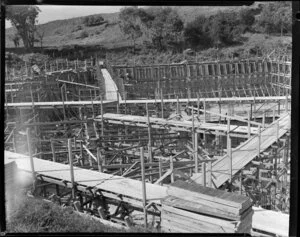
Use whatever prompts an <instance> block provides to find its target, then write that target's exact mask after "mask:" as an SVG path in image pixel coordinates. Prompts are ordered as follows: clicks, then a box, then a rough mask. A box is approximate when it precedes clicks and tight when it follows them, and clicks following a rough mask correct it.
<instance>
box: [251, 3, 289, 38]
mask: <svg viewBox="0 0 300 237" xmlns="http://www.w3.org/2000/svg"><path fill="white" fill-rule="evenodd" d="M257 24H258V26H260V27H261V28H262V31H263V32H265V33H267V34H271V33H280V34H281V36H282V35H283V33H288V32H291V30H292V6H291V2H273V3H269V4H265V5H264V6H263V8H262V11H261V14H260V16H259V18H258V21H257Z"/></svg>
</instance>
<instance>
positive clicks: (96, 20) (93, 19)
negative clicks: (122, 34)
mask: <svg viewBox="0 0 300 237" xmlns="http://www.w3.org/2000/svg"><path fill="white" fill-rule="evenodd" d="M82 23H83V24H84V25H85V26H88V27H89V26H97V25H101V24H103V23H105V21H104V18H103V17H102V16H87V17H85V18H83V22H82Z"/></svg>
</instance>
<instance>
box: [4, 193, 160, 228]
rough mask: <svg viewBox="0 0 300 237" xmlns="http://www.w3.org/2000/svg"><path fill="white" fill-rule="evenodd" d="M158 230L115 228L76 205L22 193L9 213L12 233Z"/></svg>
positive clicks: (8, 223)
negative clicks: (65, 204)
mask: <svg viewBox="0 0 300 237" xmlns="http://www.w3.org/2000/svg"><path fill="white" fill-rule="evenodd" d="M153 231H154V232H157V231H156V230H154V229H150V228H148V229H144V228H143V227H139V226H136V227H132V228H131V229H130V230H125V229H119V228H114V227H111V226H107V225H104V224H102V223H100V222H99V221H97V220H95V219H92V218H90V217H89V216H82V215H79V214H78V213H76V212H75V211H74V210H73V208H71V207H68V208H62V207H61V206H58V205H57V204H55V203H52V202H46V201H44V200H43V199H39V198H31V197H27V196H22V195H21V196H19V197H18V198H17V200H16V201H15V203H14V205H13V207H12V210H10V212H9V215H8V216H7V232H8V233H28V232H29V233H33V232H35V233H36V232H39V233H40V232H42V233H46V232H58V233H61V232H73V233H76V232H87V233H91V232H92V233H95V232H153Z"/></svg>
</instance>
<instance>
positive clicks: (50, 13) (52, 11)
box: [5, 5, 124, 28]
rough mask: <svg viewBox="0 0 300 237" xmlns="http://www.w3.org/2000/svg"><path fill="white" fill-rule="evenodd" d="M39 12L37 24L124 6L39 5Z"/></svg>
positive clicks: (7, 24)
mask: <svg viewBox="0 0 300 237" xmlns="http://www.w3.org/2000/svg"><path fill="white" fill-rule="evenodd" d="M38 7H39V8H40V10H41V12H40V13H39V15H38V24H44V23H47V22H49V21H54V20H62V19H69V18H73V17H80V16H88V15H93V14H98V13H113V12H118V11H119V10H120V9H121V8H122V7H124V6H63V5H60V6H58V5H56V6H55V5H39V6H38ZM9 27H11V24H10V22H9V21H5V28H9Z"/></svg>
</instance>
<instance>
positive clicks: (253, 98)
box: [120, 96, 291, 104]
mask: <svg viewBox="0 0 300 237" xmlns="http://www.w3.org/2000/svg"><path fill="white" fill-rule="evenodd" d="M285 99H286V97H285V96H260V97H221V98H200V101H201V102H204V100H205V101H206V102H219V101H222V102H223V101H224V102H225V101H233V102H236V101H254V100H255V101H278V100H285ZM288 99H289V100H290V99H291V96H289V97H288ZM178 100H179V102H188V101H190V102H197V98H189V99H187V98H180V99H178ZM164 102H165V103H176V102H177V99H164ZM120 103H121V104H123V103H127V104H143V103H144V104H145V103H148V104H151V103H152V104H154V103H161V100H160V99H151V100H147V99H145V100H126V101H125V100H121V101H120Z"/></svg>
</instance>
